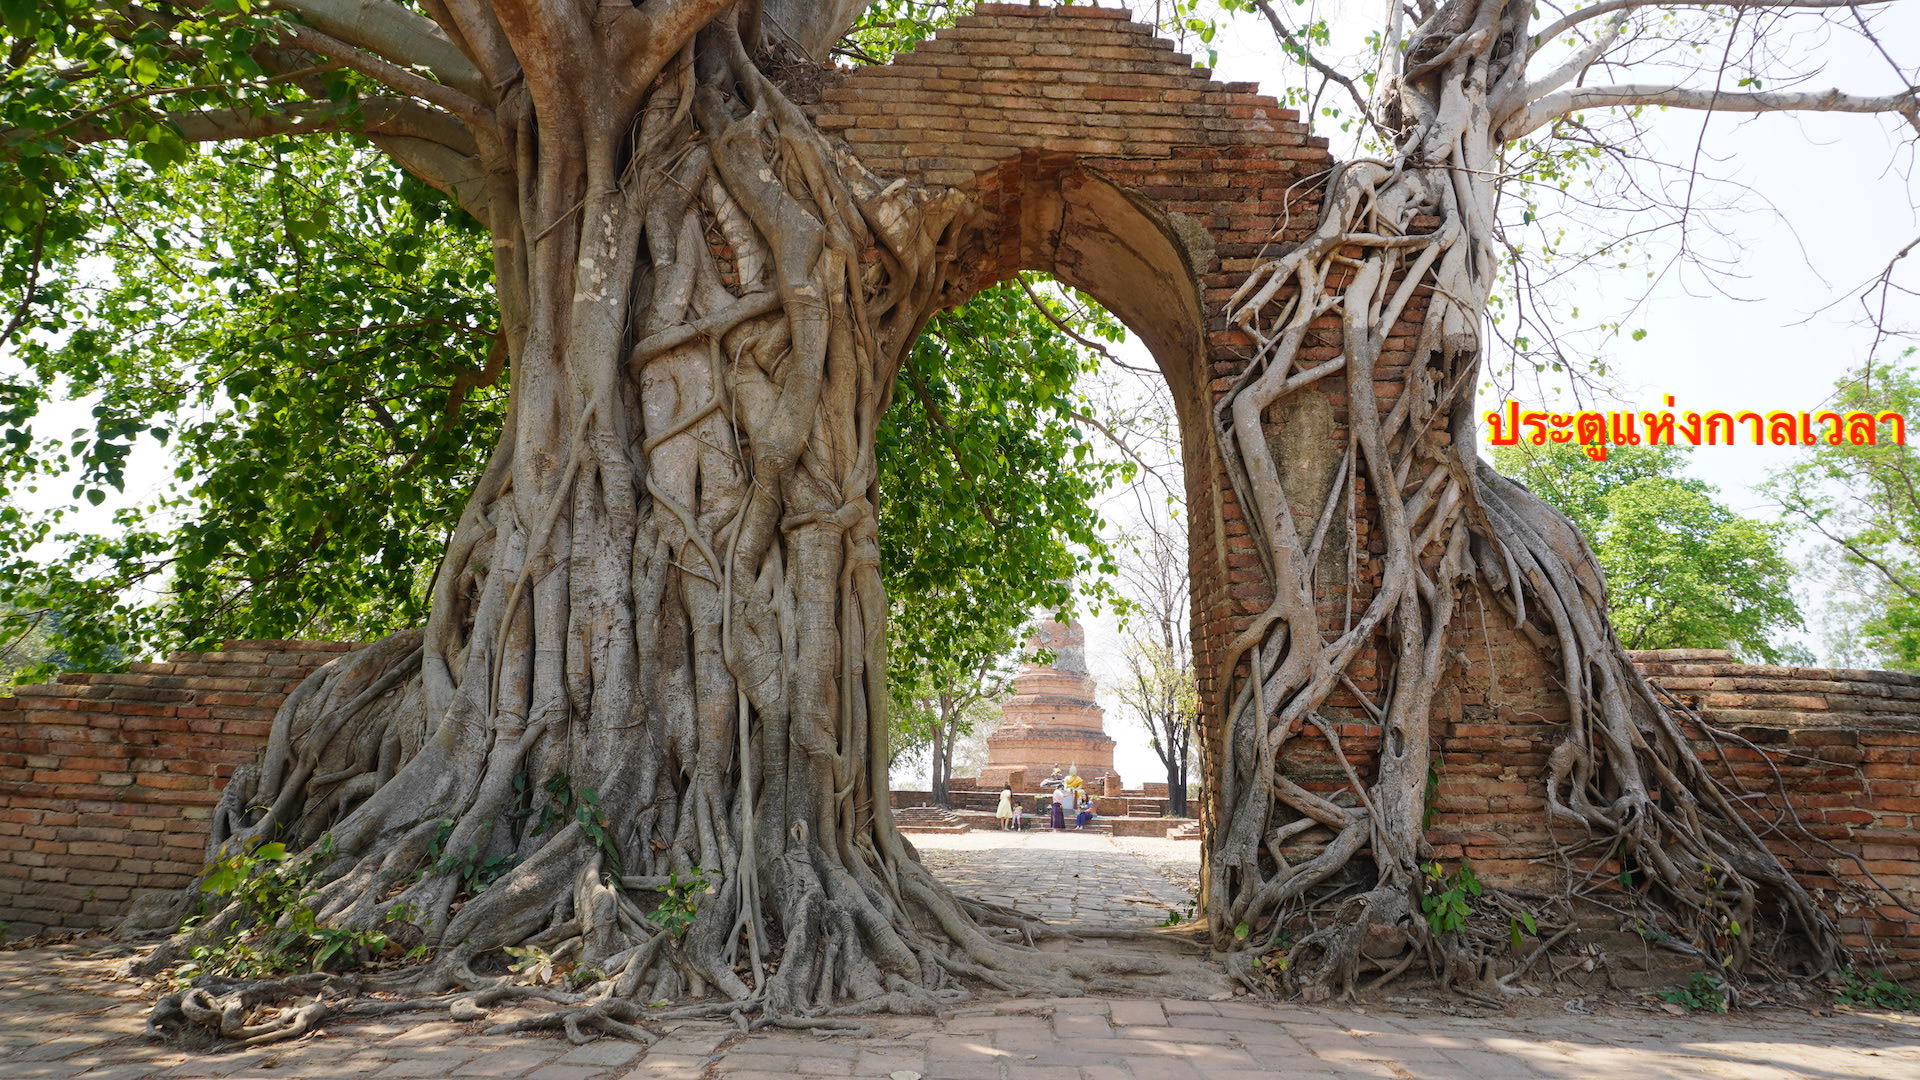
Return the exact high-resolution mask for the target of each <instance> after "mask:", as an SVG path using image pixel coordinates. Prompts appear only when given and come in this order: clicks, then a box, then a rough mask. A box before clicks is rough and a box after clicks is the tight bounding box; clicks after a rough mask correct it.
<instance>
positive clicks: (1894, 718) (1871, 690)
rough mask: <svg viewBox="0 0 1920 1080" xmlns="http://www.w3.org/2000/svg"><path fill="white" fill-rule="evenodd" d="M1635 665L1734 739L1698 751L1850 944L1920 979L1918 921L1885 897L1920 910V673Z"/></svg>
mask: <svg viewBox="0 0 1920 1080" xmlns="http://www.w3.org/2000/svg"><path fill="white" fill-rule="evenodd" d="M1636 658H1637V659H1638V660H1639V661H1640V667H1641V670H1642V671H1643V672H1645V673H1646V675H1647V676H1648V678H1650V679H1651V680H1652V681H1653V682H1654V684H1655V685H1657V686H1659V687H1661V688H1663V689H1665V690H1666V691H1668V692H1669V693H1671V694H1673V695H1674V696H1675V697H1677V698H1679V699H1680V700H1681V701H1682V702H1684V703H1686V704H1688V705H1690V706H1693V707H1694V708H1696V709H1698V710H1699V712H1700V715H1701V718H1702V719H1703V720H1705V722H1706V723H1707V724H1708V725H1709V726H1710V727H1713V728H1716V729H1718V730H1719V731H1721V732H1724V733H1725V734H1724V735H1717V736H1715V737H1713V738H1707V737H1704V735H1702V734H1700V733H1696V736H1697V737H1696V739H1695V742H1694V746H1695V749H1696V750H1697V751H1698V752H1699V753H1700V755H1701V757H1702V758H1704V759H1705V760H1706V761H1707V763H1708V764H1709V766H1710V767H1711V768H1712V770H1713V771H1714V772H1715V773H1716V774H1717V775H1718V776H1720V777H1721V778H1722V779H1723V780H1726V781H1728V782H1729V783H1730V784H1731V785H1732V786H1733V788H1734V789H1735V790H1736V791H1739V792H1742V793H1744V794H1746V795H1747V799H1746V800H1745V802H1744V805H1745V806H1746V807H1747V808H1748V809H1749V811H1750V815H1751V818H1752V820H1753V822H1754V824H1755V825H1756V826H1757V827H1758V830H1759V832H1760V835H1761V836H1763V837H1764V838H1765V839H1766V840H1767V843H1768V844H1769V845H1770V846H1772V848H1773V849H1774V851H1775V852H1776V853H1778V854H1779V855H1780V857H1781V858H1783V859H1784V860H1786V862H1787V865H1788V866H1790V867H1792V868H1793V870H1794V872H1795V873H1796V875H1797V876H1798V877H1799V878H1800V880H1801V881H1802V882H1803V883H1804V884H1806V886H1807V887H1808V888H1810V889H1814V890H1816V891H1817V893H1818V894H1820V895H1821V896H1823V898H1826V899H1828V900H1829V901H1830V902H1831V903H1832V904H1833V906H1834V907H1835V909H1836V911H1837V913H1838V915H1839V919H1840V930H1841V933H1843V934H1844V935H1845V936H1846V939H1847V944H1848V945H1849V946H1850V947H1851V948H1853V949H1855V950H1857V951H1858V952H1859V953H1861V954H1862V955H1863V956H1864V957H1866V958H1867V960H1868V961H1869V962H1872V963H1880V962H1888V963H1892V964H1897V965H1899V966H1901V967H1902V968H1903V969H1904V970H1906V971H1908V972H1920V914H1915V913H1914V912H1912V911H1908V910H1906V909H1905V908H1902V907H1901V906H1899V905H1898V904H1895V903H1893V902H1892V901H1891V900H1890V899H1889V898H1888V896H1887V890H1891V891H1892V892H1893V893H1894V894H1895V895H1897V896H1898V897H1900V898H1901V899H1902V900H1903V901H1904V903H1905V904H1906V905H1907V907H1911V908H1916V909H1920V675H1909V674H1904V673H1901V672H1893V671H1859V670H1841V671H1833V670H1825V669H1820V668H1794V667H1773V666H1765V665H1759V664H1736V663H1732V662H1731V661H1730V660H1729V658H1728V657H1727V655H1726V654H1725V653H1714V652H1704V651H1683V650H1674V651H1668V652H1652V653H1640V654H1638V655H1637V657H1636ZM1882 887H1884V888H1882Z"/></svg>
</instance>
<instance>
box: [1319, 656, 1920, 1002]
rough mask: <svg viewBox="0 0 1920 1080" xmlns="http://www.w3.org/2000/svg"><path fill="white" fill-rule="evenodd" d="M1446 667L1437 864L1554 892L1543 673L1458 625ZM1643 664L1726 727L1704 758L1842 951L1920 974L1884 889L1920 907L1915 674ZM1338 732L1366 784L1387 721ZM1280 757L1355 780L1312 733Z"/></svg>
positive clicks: (1557, 713)
mask: <svg viewBox="0 0 1920 1080" xmlns="http://www.w3.org/2000/svg"><path fill="white" fill-rule="evenodd" d="M1454 659H1455V668H1454V671H1453V673H1452V674H1453V677H1452V679H1451V680H1450V694H1449V700H1447V701H1445V702H1443V703H1442V704H1441V705H1440V706H1439V708H1438V709H1437V710H1436V713H1437V715H1436V717H1435V724H1434V731H1433V751H1434V763H1435V770H1436V773H1437V788H1436V790H1435V798H1434V801H1433V803H1432V807H1433V810H1434V816H1433V821H1432V827H1431V828H1430V829H1429V830H1428V833H1427V840H1428V842H1429V844H1430V845H1431V846H1432V855H1433V857H1434V858H1436V859H1440V860H1443V861H1446V862H1448V863H1449V864H1450V863H1451V862H1452V861H1454V860H1458V859H1462V858H1467V859H1471V860H1472V861H1473V864H1474V867H1475V869H1476V871H1477V872H1479V873H1480V874H1481V875H1482V876H1483V877H1485V878H1487V879H1489V880H1494V881H1506V882H1511V883H1523V884H1524V883H1538V884H1543V885H1546V884H1551V882H1550V880H1549V879H1552V878H1554V877H1555V875H1557V874H1558V873H1559V872H1560V869H1559V864H1558V863H1557V861H1555V860H1553V859H1551V858H1550V857H1549V856H1550V855H1551V853H1552V850H1553V847H1554V841H1555V839H1556V837H1555V836H1553V835H1550V834H1549V832H1548V822H1547V818H1546V812H1545V811H1546V792H1545V787H1544V783H1545V776H1546V771H1547V755H1548V754H1549V753H1550V752H1551V751H1552V749H1553V747H1554V746H1555V745H1556V743H1557V742H1558V740H1559V738H1560V736H1561V732H1563V731H1564V730H1565V728H1564V725H1565V722H1566V715H1565V704H1564V701H1563V700H1560V699H1557V698H1550V697H1547V696H1546V695H1544V694H1543V693H1542V692H1541V687H1542V686H1543V685H1546V683H1545V682H1544V681H1543V680H1544V679H1546V678H1547V674H1546V673H1545V672H1543V671H1542V670H1540V667H1539V665H1540V664H1541V661H1540V659H1539V657H1538V654H1537V653H1536V651H1535V650H1533V649H1532V648H1531V646H1530V645H1528V644H1527V643H1526V642H1524V641H1523V640H1520V639H1518V638H1517V637H1514V636H1504V637H1503V636H1495V635H1493V634H1491V633H1489V634H1488V635H1487V636H1486V637H1485V638H1484V639H1482V638H1481V636H1480V634H1479V631H1478V627H1471V628H1470V629H1469V630H1468V631H1465V632H1462V631H1458V630H1456V642H1455V650H1454ZM1635 659H1636V660H1637V661H1638V662H1639V667H1640V670H1641V672H1642V673H1643V674H1645V675H1646V676H1647V677H1648V678H1649V679H1650V680H1651V681H1652V682H1653V683H1654V684H1655V685H1656V686H1657V687H1660V688H1663V689H1665V690H1666V691H1668V692H1670V693H1672V694H1673V695H1674V697H1675V698H1677V699H1678V700H1679V701H1680V702H1681V703H1683V704H1686V705H1688V706H1691V707H1693V708H1695V709H1697V710H1699V712H1700V715H1701V717H1702V719H1703V720H1704V721H1705V722H1706V724H1707V725H1708V726H1709V727H1710V728H1712V729H1715V730H1716V731H1717V732H1723V733H1725V734H1721V735H1715V736H1713V737H1709V736H1708V734H1707V733H1706V732H1702V731H1697V730H1696V731H1694V732H1692V733H1691V734H1692V736H1693V746H1694V750H1695V752H1696V753H1698V754H1699V755H1700V756H1701V758H1702V759H1703V760H1704V761H1705V762H1706V763H1707V765H1708V768H1709V771H1710V772H1712V773H1713V774H1714V775H1715V776H1716V777H1718V778H1719V779H1720V780H1722V781H1723V782H1726V783H1728V784H1729V785H1730V786H1731V787H1732V788H1733V790H1734V791H1735V792H1736V793H1738V794H1740V795H1742V796H1744V798H1743V801H1742V805H1743V807H1744V808H1745V810H1746V811H1747V813H1748V818H1749V820H1750V821H1751V823H1752V824H1753V825H1754V826H1755V830H1756V832H1758V833H1759V835H1760V836H1761V837H1762V838H1763V839H1764V840H1765V841H1766V842H1767V844H1768V845H1769V846H1770V847H1772V848H1773V850H1774V851H1775V853H1776V854H1778V855H1779V856H1780V857H1781V858H1782V859H1784V860H1785V861H1786V863H1787V865H1788V866H1789V867H1791V868H1792V869H1793V871H1794V872H1795V873H1796V875H1797V876H1798V877H1799V878H1800V880H1801V882H1802V883H1803V884H1805V885H1806V886H1807V887H1808V888H1809V889H1811V890H1814V892H1815V895H1816V896H1817V897H1818V898H1819V899H1820V900H1821V901H1822V902H1823V903H1825V904H1826V905H1827V906H1828V907H1829V908H1830V909H1831V910H1833V911H1834V913H1835V914H1836V915H1837V916H1838V918H1839V922H1840V929H1841V932H1842V933H1843V934H1844V935H1845V937H1846V941H1847V944H1848V946H1849V947H1850V948H1852V949H1854V950H1855V951H1856V953H1857V954H1858V955H1859V956H1861V957H1862V959H1863V962H1866V963H1871V964H1881V965H1889V966H1893V967H1895V968H1896V969H1898V970H1906V971H1911V970H1916V969H1917V968H1920V915H1915V914H1914V913H1913V912H1910V911H1907V910H1905V909H1904V908H1902V907H1901V906H1900V904H1899V903H1895V902H1894V900H1893V899H1892V898H1890V897H1889V896H1888V895H1887V893H1888V891H1891V892H1892V893H1893V894H1894V895H1895V896H1897V897H1898V898H1899V899H1900V901H1901V902H1903V903H1905V904H1906V905H1908V906H1910V907H1914V908H1920V676H1915V675H1907V674H1902V673H1899V672H1889V671H1833V670H1826V669H1820V668H1793V667H1774V666H1766V665H1757V664H1736V663H1733V662H1732V660H1731V659H1730V657H1729V656H1728V654H1726V653H1723V652H1714V651H1704V650H1669V651H1663V652H1644V653H1638V654H1636V655H1635ZM1336 731H1337V732H1338V734H1339V735H1340V738H1341V742H1342V746H1343V748H1344V749H1345V750H1346V751H1347V753H1348V754H1349V755H1350V756H1351V757H1352V758H1354V759H1355V761H1356V766H1357V768H1358V770H1359V772H1360V774H1361V776H1363V777H1368V776H1371V762H1372V757H1373V754H1374V753H1375V751H1376V750H1377V746H1378V743H1377V733H1378V729H1377V728H1375V727H1373V726H1371V725H1367V724H1362V723H1345V724H1341V725H1338V726H1337V727H1336ZM1284 756H1285V760H1286V762H1287V766H1288V770H1289V774H1290V775H1294V776H1296V777H1305V778H1307V779H1306V783H1307V784H1308V786H1309V787H1312V788H1315V789H1318V790H1320V791H1322V792H1324V793H1327V794H1329V795H1332V794H1334V793H1337V792H1340V791H1341V790H1342V789H1344V788H1347V787H1348V784H1347V781H1346V779H1345V775H1344V773H1343V772H1342V770H1341V769H1340V767H1339V766H1338V764H1337V763H1336V762H1335V761H1334V760H1333V759H1332V757H1331V756H1330V755H1329V754H1328V753H1327V749H1326V744H1325V741H1324V739H1322V738H1321V737H1320V735H1319V734H1318V732H1317V731H1307V732H1303V733H1301V734H1300V735H1298V736H1296V737H1295V739H1294V741H1293V742H1292V743H1290V744H1289V747H1288V749H1287V751H1286V752H1285V755H1284ZM1303 839H1305V840H1309V841H1310V840H1311V839H1312V837H1311V834H1309V836H1308V837H1305V838H1303ZM1557 839H1558V840H1559V841H1561V842H1569V841H1577V840H1578V839H1579V837H1578V836H1577V835H1574V834H1572V833H1567V832H1562V833H1561V834H1560V835H1559V836H1558V837H1557Z"/></svg>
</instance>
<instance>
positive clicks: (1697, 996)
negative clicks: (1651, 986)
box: [1654, 971, 1727, 1013]
mask: <svg viewBox="0 0 1920 1080" xmlns="http://www.w3.org/2000/svg"><path fill="white" fill-rule="evenodd" d="M1654 996H1655V997H1657V998H1659V999H1660V1000H1662V1001H1664V1002H1666V1003H1668V1004H1669V1005H1678V1006H1680V1007H1681V1008H1682V1009H1685V1010H1686V1011H1688V1012H1703V1011H1704V1012H1717V1013H1723V1012H1726V1011H1727V984H1726V983H1723V982H1721V981H1720V980H1719V979H1718V978H1716V977H1714V976H1712V975H1709V974H1707V973H1706V972H1704V971H1696V972H1694V973H1693V977H1692V978H1690V979H1688V980H1687V985H1685V986H1679V987H1675V988H1674V989H1672V990H1662V991H1660V992H1659V993H1658V994H1655V995H1654Z"/></svg>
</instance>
